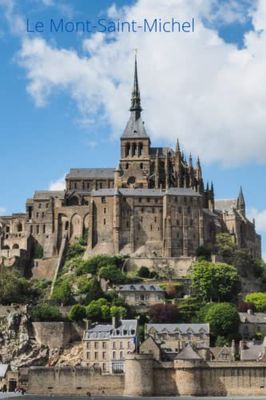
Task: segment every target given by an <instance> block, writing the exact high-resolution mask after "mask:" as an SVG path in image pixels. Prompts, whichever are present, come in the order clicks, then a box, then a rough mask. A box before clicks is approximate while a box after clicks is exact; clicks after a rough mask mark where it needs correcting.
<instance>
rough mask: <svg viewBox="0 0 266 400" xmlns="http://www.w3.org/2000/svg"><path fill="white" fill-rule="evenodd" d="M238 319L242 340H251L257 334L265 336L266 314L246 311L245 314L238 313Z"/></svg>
mask: <svg viewBox="0 0 266 400" xmlns="http://www.w3.org/2000/svg"><path fill="white" fill-rule="evenodd" d="M239 318H240V326H239V333H240V335H241V336H242V338H243V339H252V338H254V337H255V336H256V335H257V334H259V335H261V336H262V337H264V336H266V313H262V312H258V313H257V312H256V313H255V312H253V311H252V310H248V312H246V313H244V312H240V313H239Z"/></svg>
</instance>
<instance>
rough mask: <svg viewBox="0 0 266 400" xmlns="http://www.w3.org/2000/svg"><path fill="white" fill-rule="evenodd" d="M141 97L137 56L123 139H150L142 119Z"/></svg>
mask: <svg viewBox="0 0 266 400" xmlns="http://www.w3.org/2000/svg"><path fill="white" fill-rule="evenodd" d="M141 111H142V107H141V99H140V91H139V82H138V64H137V57H135V69H134V83H133V91H132V96H131V107H130V118H129V121H128V123H127V126H126V129H125V130H124V133H123V135H122V136H121V139H130V138H131V139H149V136H148V135H147V133H146V129H145V127H144V122H143V121H142V119H141Z"/></svg>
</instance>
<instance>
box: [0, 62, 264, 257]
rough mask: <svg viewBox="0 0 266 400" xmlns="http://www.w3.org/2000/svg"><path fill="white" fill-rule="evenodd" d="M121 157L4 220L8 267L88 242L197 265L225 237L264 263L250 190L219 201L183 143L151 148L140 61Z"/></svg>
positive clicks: (94, 249) (40, 195) (76, 175)
mask: <svg viewBox="0 0 266 400" xmlns="http://www.w3.org/2000/svg"><path fill="white" fill-rule="evenodd" d="M120 151H121V152H120V160H119V162H118V165H117V167H116V168H100V169H99V168H95V169H91V168H89V169H87V168H85V169H84V168H74V169H71V170H70V172H69V173H68V174H67V176H66V188H65V190H64V191H37V192H35V193H34V195H33V197H32V198H31V199H28V200H27V202H26V213H23V214H13V215H12V216H6V217H0V264H1V262H3V263H5V264H9V265H11V264H12V262H14V260H16V262H18V263H22V264H23V262H24V263H27V262H29V260H31V259H33V258H36V257H37V258H38V256H37V255H36V254H38V252H39V253H42V256H43V259H44V260H48V259H56V257H58V255H59V254H60V251H61V252H62V251H63V250H64V246H66V243H67V242H73V241H75V240H76V239H77V238H81V237H83V238H86V241H87V251H86V254H87V255H88V256H89V255H93V254H123V255H129V256H131V257H135V258H137V257H141V258H142V259H143V258H146V259H147V260H150V259H153V258H156V259H164V260H171V259H177V260H180V259H192V258H193V257H194V256H195V254H196V251H197V249H198V248H199V247H200V246H205V247H207V248H209V249H210V250H211V251H213V249H214V246H215V237H216V235H217V233H220V232H227V233H230V234H231V235H232V239H233V240H234V241H235V243H236V245H237V247H238V248H239V249H248V251H249V252H250V254H252V255H253V256H254V257H260V256H261V242H260V236H259V235H258V234H257V233H256V230H255V223H254V221H253V222H251V221H249V220H248V219H247V217H246V213H245V200H244V196H243V192H242V189H241V190H240V193H239V196H238V197H237V198H236V199H232V200H216V199H215V194H214V187H213V184H211V185H209V184H205V182H204V179H203V176H202V169H201V163H200V160H199V158H198V159H197V160H196V162H195V163H193V159H192V156H191V155H190V156H189V158H188V160H187V159H186V157H185V155H184V154H183V152H182V151H181V148H180V145H179V142H178V141H177V143H176V148H175V149H172V148H169V147H152V146H151V141H150V137H149V135H148V133H147V130H146V127H145V125H144V122H143V121H142V108H141V98H140V91H139V84H138V74H137V61H136V60H135V71H134V85H133V92H132V98H131V107H130V116H129V120H128V123H127V125H126V127H125V130H124V132H123V133H122V136H121V138H120ZM37 250H38V251H37ZM39 258H41V257H40V256H39Z"/></svg>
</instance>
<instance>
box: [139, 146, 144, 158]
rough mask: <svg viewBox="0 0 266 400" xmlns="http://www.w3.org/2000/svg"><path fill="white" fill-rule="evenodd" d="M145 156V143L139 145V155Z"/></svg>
mask: <svg viewBox="0 0 266 400" xmlns="http://www.w3.org/2000/svg"><path fill="white" fill-rule="evenodd" d="M142 154H143V143H139V155H140V156H141V155H142Z"/></svg>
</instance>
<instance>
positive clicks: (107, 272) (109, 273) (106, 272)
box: [99, 265, 126, 284]
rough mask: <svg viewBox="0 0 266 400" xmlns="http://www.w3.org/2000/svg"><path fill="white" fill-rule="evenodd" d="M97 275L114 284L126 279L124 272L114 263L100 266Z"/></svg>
mask: <svg viewBox="0 0 266 400" xmlns="http://www.w3.org/2000/svg"><path fill="white" fill-rule="evenodd" d="M99 277H100V278H103V279H105V280H107V281H109V282H111V283H114V284H119V283H124V282H125V281H126V276H125V274H123V272H122V271H121V270H120V269H119V268H118V267H116V266H115V265H110V266H106V267H102V268H101V269H100V272H99Z"/></svg>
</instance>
